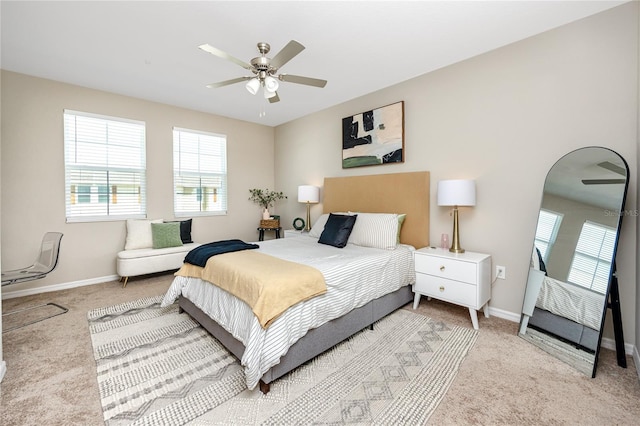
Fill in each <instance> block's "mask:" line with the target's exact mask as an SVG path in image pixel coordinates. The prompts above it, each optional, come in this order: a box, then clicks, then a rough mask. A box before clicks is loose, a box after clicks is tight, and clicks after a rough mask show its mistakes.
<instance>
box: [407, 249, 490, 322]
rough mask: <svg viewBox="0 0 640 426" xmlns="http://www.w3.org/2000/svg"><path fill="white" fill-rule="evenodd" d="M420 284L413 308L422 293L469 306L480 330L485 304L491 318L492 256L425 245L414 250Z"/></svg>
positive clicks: (417, 283)
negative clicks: (479, 312) (481, 315)
mask: <svg viewBox="0 0 640 426" xmlns="http://www.w3.org/2000/svg"><path fill="white" fill-rule="evenodd" d="M414 260H415V267H416V283H415V284H414V286H413V291H414V293H415V297H414V299H413V309H416V308H417V307H418V304H419V303H420V296H428V297H434V298H436V299H439V300H444V301H446V302H450V303H455V304H456V305H460V306H465V307H467V308H469V315H470V316H471V322H472V323H473V328H475V329H476V330H477V329H478V313H477V310H478V309H480V308H482V307H484V316H485V317H487V318H489V303H488V302H489V299H491V256H490V255H488V254H482V253H473V252H468V251H467V252H464V253H451V252H450V251H449V250H447V249H440V248H431V247H425V248H421V249H419V250H416V251H415V252H414Z"/></svg>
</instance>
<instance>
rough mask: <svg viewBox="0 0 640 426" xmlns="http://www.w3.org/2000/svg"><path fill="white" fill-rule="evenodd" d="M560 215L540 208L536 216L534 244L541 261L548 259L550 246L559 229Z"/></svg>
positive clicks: (554, 240)
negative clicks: (538, 251)
mask: <svg viewBox="0 0 640 426" xmlns="http://www.w3.org/2000/svg"><path fill="white" fill-rule="evenodd" d="M560 222H562V215H561V214H559V213H555V212H552V211H550V210H542V209H541V210H540V215H539V216H538V227H537V228H536V237H535V246H536V247H537V248H538V250H540V255H541V256H542V261H543V262H547V261H548V260H549V253H550V252H551V247H553V244H554V243H555V242H556V237H557V236H558V229H560Z"/></svg>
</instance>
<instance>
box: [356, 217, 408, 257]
mask: <svg viewBox="0 0 640 426" xmlns="http://www.w3.org/2000/svg"><path fill="white" fill-rule="evenodd" d="M349 213H350V214H357V215H358V219H356V223H355V225H353V230H352V231H351V235H349V244H355V245H358V246H363V247H373V248H379V249H386V250H393V249H395V248H396V245H397V244H398V215H397V214H395V213H360V212H349Z"/></svg>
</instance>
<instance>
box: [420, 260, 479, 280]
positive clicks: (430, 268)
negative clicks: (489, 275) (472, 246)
mask: <svg viewBox="0 0 640 426" xmlns="http://www.w3.org/2000/svg"><path fill="white" fill-rule="evenodd" d="M415 263H416V272H420V273H423V274H428V275H433V276H434V277H439V278H447V279H451V280H456V281H462V282H465V283H469V284H473V285H475V284H476V283H477V279H478V278H477V276H478V274H477V271H478V265H477V264H476V263H473V262H463V261H460V260H457V259H446V258H442V257H437V256H424V255H420V254H416V256H415Z"/></svg>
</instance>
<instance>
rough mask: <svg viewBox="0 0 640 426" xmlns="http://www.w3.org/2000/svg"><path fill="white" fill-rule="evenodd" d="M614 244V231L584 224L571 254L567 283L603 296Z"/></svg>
mask: <svg viewBox="0 0 640 426" xmlns="http://www.w3.org/2000/svg"><path fill="white" fill-rule="evenodd" d="M615 244H616V230H615V229H613V228H609V227H608V226H604V225H600V224H597V223H593V222H589V221H587V222H585V223H584V224H583V225H582V231H580V238H578V244H577V246H576V251H575V253H574V254H573V261H572V262H571V270H570V271H569V282H571V283H573V284H577V285H579V286H582V287H586V288H589V289H591V290H593V291H597V292H598V293H601V294H605V293H606V292H607V286H608V285H609V272H610V270H611V260H612V259H613V248H614V247H615Z"/></svg>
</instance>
